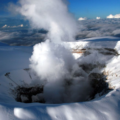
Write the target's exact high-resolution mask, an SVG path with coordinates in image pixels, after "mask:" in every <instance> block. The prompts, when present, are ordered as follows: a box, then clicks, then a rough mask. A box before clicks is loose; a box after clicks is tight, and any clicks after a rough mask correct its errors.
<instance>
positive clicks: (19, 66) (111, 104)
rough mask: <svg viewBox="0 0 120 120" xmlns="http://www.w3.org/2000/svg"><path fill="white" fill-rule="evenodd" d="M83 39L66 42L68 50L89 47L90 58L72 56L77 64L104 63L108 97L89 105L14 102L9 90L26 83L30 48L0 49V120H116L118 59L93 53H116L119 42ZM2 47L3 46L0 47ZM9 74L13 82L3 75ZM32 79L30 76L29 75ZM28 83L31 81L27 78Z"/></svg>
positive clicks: (119, 109)
mask: <svg viewBox="0 0 120 120" xmlns="http://www.w3.org/2000/svg"><path fill="white" fill-rule="evenodd" d="M104 39H106V38H95V39H92V38H91V39H86V40H87V41H77V42H69V43H67V44H69V45H70V46H71V48H72V49H76V48H78V47H79V49H82V48H84V49H87V48H92V52H93V53H94V54H92V56H91V59H89V57H88V59H86V58H85V57H83V56H82V54H80V53H73V54H74V56H75V58H76V59H79V61H80V62H82V61H84V62H86V63H91V62H95V61H99V62H100V63H105V64H106V67H105V69H104V70H103V71H104V72H105V74H107V77H108V78H107V81H108V82H109V85H110V87H111V88H114V89H113V90H112V91H111V92H109V93H108V94H106V95H104V96H102V97H100V98H96V99H95V100H92V101H89V102H79V103H69V104H54V105H53V104H40V103H31V104H25V103H19V102H16V101H15V99H14V97H13V95H12V93H11V90H12V88H13V87H15V86H16V83H17V84H19V85H21V84H23V82H24V83H26V84H29V82H31V81H29V80H30V76H29V74H28V72H27V71H25V70H24V69H25V68H28V67H29V58H30V56H31V54H32V47H11V46H7V45H4V44H2V46H0V119H1V120H119V119H120V114H119V113H120V62H119V61H120V56H119V55H118V56H112V55H111V56H103V55H101V54H98V53H96V52H95V51H94V49H97V48H113V49H114V48H115V49H116V50H117V51H118V54H120V42H119V39H117V40H118V41H117V40H116V41H112V40H115V39H116V38H114V37H108V38H107V41H104ZM3 45H4V46H3ZM8 72H10V73H11V76H10V78H12V80H14V82H15V83H14V82H13V81H11V80H10V79H9V78H7V77H6V76H5V74H6V73H8ZM32 77H34V75H32ZM31 80H32V79H31Z"/></svg>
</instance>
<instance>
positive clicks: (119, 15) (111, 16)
mask: <svg viewBox="0 0 120 120" xmlns="http://www.w3.org/2000/svg"><path fill="white" fill-rule="evenodd" d="M106 18H109V19H111V18H120V14H116V15H112V14H110V15H109V16H107V17H106Z"/></svg>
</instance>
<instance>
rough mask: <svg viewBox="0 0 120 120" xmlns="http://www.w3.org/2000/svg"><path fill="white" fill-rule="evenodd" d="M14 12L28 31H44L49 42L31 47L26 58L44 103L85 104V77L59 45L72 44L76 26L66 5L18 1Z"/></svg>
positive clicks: (45, 0)
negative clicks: (40, 85) (26, 22)
mask: <svg viewBox="0 0 120 120" xmlns="http://www.w3.org/2000/svg"><path fill="white" fill-rule="evenodd" d="M15 9H16V11H17V12H19V13H21V14H22V15H23V16H25V18H26V19H28V20H29V21H30V24H31V26H32V28H37V29H41V28H44V29H46V30H48V35H47V39H49V40H47V41H46V42H44V43H40V44H37V45H35V46H34V51H33V55H32V56H31V58H30V62H31V64H30V68H31V69H32V70H33V71H34V72H35V73H36V74H37V76H38V77H39V79H40V82H43V83H44V97H45V101H46V102H47V103H62V102H74V101H80V100H86V99H87V98H88V96H87V95H88V90H87V92H86V88H88V86H89V85H88V84H86V83H87V79H86V74H85V73H84V72H83V71H82V70H81V69H80V68H79V66H78V64H77V62H76V60H75V58H74V57H73V55H72V53H71V51H70V49H69V48H68V47H66V46H65V45H64V44H63V43H61V42H62V41H73V40H75V35H76V33H77V31H78V25H77V22H76V20H75V19H74V18H73V16H72V15H71V14H70V13H69V12H68V8H67V4H66V1H64V0H34V1H33V0H20V1H19V6H17V7H15ZM81 75H82V77H81ZM80 83H82V84H80ZM83 93H84V94H83ZM86 94H87V95H86Z"/></svg>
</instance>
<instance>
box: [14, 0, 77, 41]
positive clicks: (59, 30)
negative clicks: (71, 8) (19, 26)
mask: <svg viewBox="0 0 120 120" xmlns="http://www.w3.org/2000/svg"><path fill="white" fill-rule="evenodd" d="M15 9H16V11H17V12H18V13H20V14H21V15H23V16H25V18H26V19H28V20H29V21H30V24H31V26H32V28H38V29H40V28H44V29H46V30H48V31H49V33H48V38H49V39H50V40H52V41H55V42H60V41H73V40H74V37H75V35H76V33H77V31H78V28H77V26H78V25H77V23H76V20H75V19H74V18H73V15H72V14H70V13H69V12H68V8H67V4H66V1H64V2H63V0H44V1H43V0H34V1H33V0H20V1H19V6H17V7H15Z"/></svg>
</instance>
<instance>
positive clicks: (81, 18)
mask: <svg viewBox="0 0 120 120" xmlns="http://www.w3.org/2000/svg"><path fill="white" fill-rule="evenodd" d="M78 20H86V17H84V18H83V17H80V18H79V19H78Z"/></svg>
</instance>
